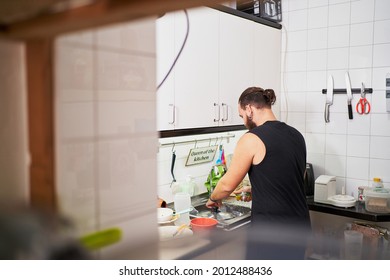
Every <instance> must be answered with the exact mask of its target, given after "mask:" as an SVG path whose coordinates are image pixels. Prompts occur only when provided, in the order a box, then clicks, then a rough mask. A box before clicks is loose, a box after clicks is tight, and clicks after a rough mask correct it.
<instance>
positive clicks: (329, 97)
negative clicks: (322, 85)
mask: <svg viewBox="0 0 390 280" xmlns="http://www.w3.org/2000/svg"><path fill="white" fill-rule="evenodd" d="M332 104H333V76H332V75H330V76H329V77H328V84H327V89H326V103H325V113H324V117H325V122H326V123H328V122H329V107H330V106H331V105H332Z"/></svg>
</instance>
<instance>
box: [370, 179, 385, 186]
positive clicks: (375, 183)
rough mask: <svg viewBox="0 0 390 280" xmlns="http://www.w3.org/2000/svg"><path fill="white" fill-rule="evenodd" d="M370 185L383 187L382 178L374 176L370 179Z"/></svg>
mask: <svg viewBox="0 0 390 280" xmlns="http://www.w3.org/2000/svg"><path fill="white" fill-rule="evenodd" d="M372 187H373V188H383V183H382V179H381V178H378V177H374V178H373V179H372Z"/></svg>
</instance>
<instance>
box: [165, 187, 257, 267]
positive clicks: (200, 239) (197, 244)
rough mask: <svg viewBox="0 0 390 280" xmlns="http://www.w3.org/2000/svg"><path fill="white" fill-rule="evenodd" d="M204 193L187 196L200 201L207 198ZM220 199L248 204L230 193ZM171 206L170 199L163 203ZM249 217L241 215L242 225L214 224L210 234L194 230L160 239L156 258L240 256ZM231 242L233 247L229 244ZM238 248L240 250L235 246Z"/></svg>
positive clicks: (185, 258)
mask: <svg viewBox="0 0 390 280" xmlns="http://www.w3.org/2000/svg"><path fill="white" fill-rule="evenodd" d="M207 197H208V194H207V193H202V194H199V195H196V196H193V197H192V198H191V203H192V205H193V206H198V205H203V204H205V203H206V201H207ZM224 202H228V203H234V204H236V205H240V206H246V207H250V205H251V204H250V203H248V202H242V203H241V202H237V201H235V198H234V197H229V198H227V199H226V200H224ZM167 207H168V208H172V209H173V203H168V204H167ZM249 222H250V220H249V221H248V219H243V220H242V225H241V224H240V222H239V223H238V224H240V225H239V226H237V227H232V228H229V229H226V228H224V227H221V226H219V227H217V228H215V230H213V231H212V232H211V234H210V235H207V236H203V235H199V234H198V233H196V232H194V234H193V236H189V237H185V238H180V239H174V240H169V241H163V242H160V243H159V259H161V260H166V259H182V260H188V259H240V258H243V256H244V253H245V251H244V246H238V247H237V244H241V245H243V244H244V242H245V241H244V238H245V234H243V232H245V230H246V227H247V225H248V224H249ZM231 246H233V247H231ZM238 248H242V250H238Z"/></svg>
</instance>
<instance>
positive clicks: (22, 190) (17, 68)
mask: <svg viewBox="0 0 390 280" xmlns="http://www.w3.org/2000/svg"><path fill="white" fill-rule="evenodd" d="M24 59H25V54H24V45H23V44H22V43H16V42H11V41H0V61H1V63H0V201H2V202H1V203H5V202H8V203H11V204H15V203H22V204H27V202H28V199H29V175H28V174H29V173H28V138H27V135H28V131H27V102H26V98H27V97H26V77H25V64H24V63H25V61H24Z"/></svg>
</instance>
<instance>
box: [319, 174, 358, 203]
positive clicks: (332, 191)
mask: <svg viewBox="0 0 390 280" xmlns="http://www.w3.org/2000/svg"><path fill="white" fill-rule="evenodd" d="M314 202H319V203H325V204H330V205H333V206H337V207H345V208H347V207H353V206H355V204H356V199H355V198H354V197H353V196H350V195H346V194H344V191H343V194H336V177H335V176H328V175H320V176H319V177H318V178H317V179H316V181H315V185H314Z"/></svg>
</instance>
